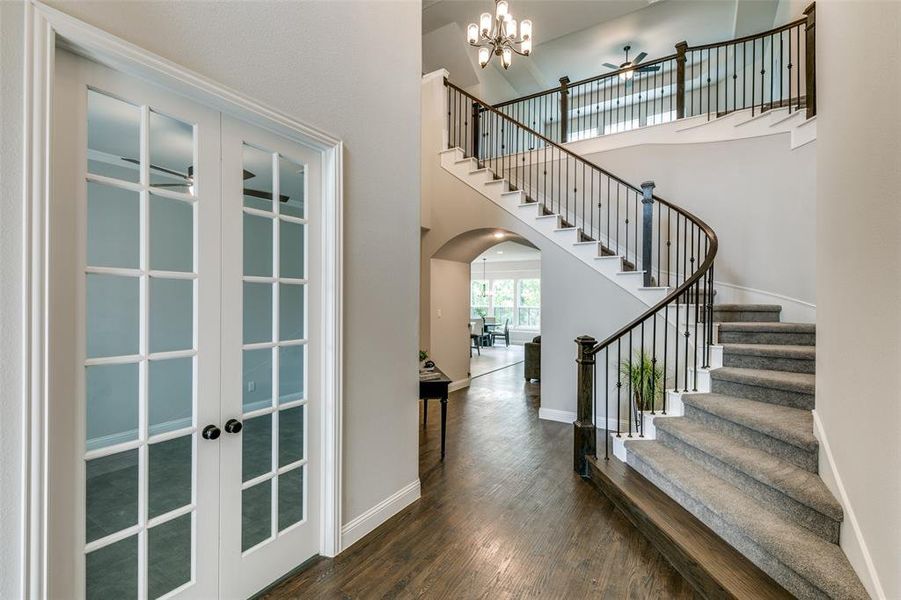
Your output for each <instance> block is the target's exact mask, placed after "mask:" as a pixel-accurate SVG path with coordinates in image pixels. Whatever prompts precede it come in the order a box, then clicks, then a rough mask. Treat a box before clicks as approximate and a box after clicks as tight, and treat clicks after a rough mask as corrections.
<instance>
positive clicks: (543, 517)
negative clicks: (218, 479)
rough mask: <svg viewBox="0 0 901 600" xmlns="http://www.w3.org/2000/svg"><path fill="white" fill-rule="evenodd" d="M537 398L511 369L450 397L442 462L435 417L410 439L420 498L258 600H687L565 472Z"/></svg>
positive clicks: (565, 437) (687, 593) (658, 559)
mask: <svg viewBox="0 0 901 600" xmlns="http://www.w3.org/2000/svg"><path fill="white" fill-rule="evenodd" d="M538 391H539V385H538V384H536V383H525V382H524V381H523V372H522V365H521V364H520V365H515V366H513V367H510V368H507V369H503V370H501V371H497V372H495V373H491V374H489V375H485V376H483V377H480V378H478V379H476V380H474V381H473V384H472V386H471V387H470V388H468V389H464V390H460V391H458V392H455V393H453V394H451V397H450V400H449V406H448V433H447V458H446V460H445V461H444V463H441V462H440V461H439V452H440V450H439V421H440V419H437V418H433V419H429V424H428V427H427V428H424V429H423V428H421V431H420V463H419V464H420V479H421V483H422V498H421V499H420V500H419V501H417V502H415V503H413V504H412V505H410V506H409V507H407V508H406V509H404V510H403V511H401V512H400V513H399V514H398V515H395V516H394V517H393V518H391V519H390V520H389V521H388V522H386V523H385V524H383V525H382V526H381V527H379V528H378V529H377V530H375V531H373V532H372V533H371V534H369V535H368V536H366V537H365V538H363V539H362V540H360V541H359V542H357V543H356V544H355V545H354V546H352V547H351V548H349V549H348V550H347V551H345V552H344V553H342V554H341V555H340V556H338V557H337V558H334V559H315V560H314V561H312V562H311V564H309V565H308V566H306V567H305V569H304V570H303V571H302V572H301V573H299V574H297V575H295V576H293V577H291V578H289V579H287V580H286V581H284V582H282V583H281V584H280V585H278V586H277V587H275V588H274V589H272V590H271V591H270V592H269V593H268V594H266V595H265V596H264V597H265V598H268V599H283V598H342V599H344V598H367V599H368V598H454V599H469V598H485V599H492V600H493V599H507V598H509V599H513V598H555V599H556V598H692V597H694V593H693V591H692V588H691V587H690V586H689V585H688V583H687V582H686V581H685V580H684V579H683V578H682V577H681V575H679V574H678V573H677V572H676V571H675V570H674V569H673V568H672V567H671V566H670V565H669V563H667V562H666V560H665V559H664V558H663V557H662V556H661V555H660V554H659V553H658V552H657V551H656V550H655V549H654V548H653V547H652V546H651V545H650V544H649V543H648V541H647V540H646V539H645V538H644V537H643V536H642V535H641V534H640V533H639V532H638V531H637V530H636V529H635V528H634V527H633V526H632V525H631V524H630V523H629V522H628V520H627V519H626V518H625V517H624V516H623V514H622V513H620V512H619V511H617V510H615V509H614V507H613V505H612V504H611V503H610V502H609V501H608V500H607V499H606V498H605V497H603V496H602V495H600V494H599V493H598V492H597V491H596V490H595V489H593V487H592V485H591V484H590V483H588V482H586V481H583V480H582V479H580V478H579V477H578V476H577V475H576V474H575V473H573V471H572V457H571V453H572V425H569V424H564V423H552V422H548V421H540V420H539V419H538V405H539V400H538ZM433 406H434V404H433ZM420 424H421V419H420ZM420 427H421V425H420Z"/></svg>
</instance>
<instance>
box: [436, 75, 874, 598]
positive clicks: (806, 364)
mask: <svg viewBox="0 0 901 600" xmlns="http://www.w3.org/2000/svg"><path fill="white" fill-rule="evenodd" d="M444 85H445V88H446V94H447V96H446V104H445V108H446V111H447V121H446V123H445V127H446V129H445V139H446V142H447V143H446V148H447V149H446V150H444V151H442V152H441V156H440V160H441V165H442V167H443V168H444V169H445V170H447V171H448V172H450V173H452V174H453V175H454V176H455V177H456V178H457V179H459V180H460V181H461V182H463V183H464V184H466V185H468V186H469V187H471V188H473V189H475V190H476V191H478V192H479V193H480V194H482V196H484V197H485V198H486V200H488V201H491V202H493V203H495V204H497V205H498V206H500V207H502V208H503V209H504V210H506V211H508V212H509V213H511V214H512V215H514V216H516V217H517V218H518V219H520V220H521V221H523V222H524V223H526V224H528V225H529V226H530V227H532V228H533V229H534V230H535V231H537V232H538V233H540V234H541V235H544V236H546V237H547V238H548V239H550V240H552V241H553V242H554V243H556V244H557V245H559V246H560V247H562V248H564V249H565V250H567V251H568V252H569V253H570V254H571V255H572V256H573V257H574V259H577V260H580V261H582V262H584V263H587V264H589V265H591V266H592V268H594V269H595V270H596V271H597V272H598V274H599V275H600V276H603V277H606V278H608V279H610V280H612V281H614V282H615V283H617V284H618V285H619V286H620V287H622V288H623V289H625V290H626V291H628V292H629V293H630V294H632V295H633V296H635V297H637V298H638V299H640V300H641V301H642V302H643V303H644V304H645V305H646V306H648V307H649V308H648V309H647V310H646V311H645V312H644V313H643V314H641V315H639V316H637V317H636V318H635V319H634V320H633V321H632V322H630V323H628V324H626V325H624V327H623V328H622V329H620V330H619V331H617V332H615V333H614V334H613V335H611V336H609V337H608V338H607V339H605V340H603V341H601V342H597V341H596V340H594V339H593V338H590V337H587V336H585V337H581V338H579V339H577V340H576V341H577V343H578V344H579V355H578V356H579V358H578V360H577V363H578V373H579V374H578V377H579V383H578V394H579V398H578V417H577V421H576V422H575V423H574V430H575V443H574V447H575V456H574V466H575V468H576V470H577V471H578V472H579V473H580V474H582V475H583V476H585V477H589V478H590V477H592V473H595V474H596V473H597V472H598V471H599V469H600V465H602V464H604V462H605V461H607V460H609V461H616V460H617V457H618V458H619V459H622V460H623V461H624V462H625V463H627V464H628V465H629V466H630V467H631V468H632V469H634V472H637V473H640V474H641V476H643V477H644V478H645V479H646V480H647V481H649V482H651V483H653V484H654V485H655V486H657V488H659V490H662V491H663V492H664V493H665V494H666V495H667V496H669V497H670V498H671V499H672V500H674V501H675V502H676V503H678V504H679V505H681V507H683V508H684V509H685V510H687V511H688V512H689V513H691V515H693V516H694V518H696V519H697V520H698V521H700V522H701V523H703V524H704V525H706V526H707V527H709V528H710V530H712V531H713V532H715V534H716V535H717V536H719V538H720V539H721V541H725V542H726V543H728V545H729V546H731V547H732V548H734V549H735V550H737V551H738V552H739V553H740V554H741V555H743V557H744V558H743V559H742V560H744V559H747V560H748V561H750V563H753V565H756V567H754V566H752V567H750V568H749V569H746V568H745V567H742V568H740V569H736V571H741V572H746V571H747V572H753V571H755V569H756V572H758V573H760V571H762V573H760V575H759V576H760V577H764V578H766V576H767V575H768V576H769V577H770V578H772V580H774V581H775V582H778V584H779V585H780V586H782V588H784V590H787V591H788V592H789V593H790V594H791V595H794V596H796V597H799V598H843V599H844V598H847V599H857V598H867V597H868V596H867V592H866V590H865V589H864V587H863V586H862V584H861V583H860V581H859V579H858V578H857V575H856V574H855V572H854V570H853V568H852V567H851V565H850V563H849V562H848V560H847V558H846V557H845V555H844V553H843V552H842V550H841V548H840V547H839V545H838V542H839V532H840V528H841V524H842V520H843V511H842V507H841V505H840V504H839V503H838V502H837V501H836V499H835V498H834V497H833V496H832V494H831V493H830V492H829V490H828V489H827V488H826V486H825V484H824V483H823V481H822V480H821V479H820V478H819V477H818V475H817V469H818V442H817V440H816V438H815V437H814V433H813V420H812V414H811V410H812V409H813V408H814V406H815V392H816V389H815V388H816V386H815V363H816V360H815V359H816V356H815V341H816V329H815V326H814V325H813V324H807V323H783V322H781V320H780V312H781V307H780V306H776V305H747V304H746V305H737V304H715V303H714V297H715V290H714V285H713V282H714V273H713V262H714V258H715V256H716V249H717V239H716V235H715V234H714V232H713V231H712V230H711V229H710V228H709V227H708V226H707V225H706V224H705V223H704V222H703V221H701V220H700V219H698V218H697V217H695V216H694V215H691V214H690V213H688V212H687V211H684V210H683V209H681V208H679V207H678V206H677V205H675V204H673V203H670V202H667V201H664V200H663V199H661V198H658V197H657V196H655V195H653V183H651V182H647V183H645V184H643V185H642V186H635V185H632V184H629V183H627V182H625V181H623V180H621V179H619V178H618V177H616V176H615V175H613V174H611V173H609V172H607V171H605V170H603V169H602V168H601V167H599V166H598V165H596V164H593V163H591V162H588V161H587V160H585V159H584V158H582V157H580V156H578V155H577V154H575V153H573V152H572V151H571V150H569V149H567V148H564V147H563V146H561V145H560V144H557V143H555V142H553V141H551V140H550V139H549V138H547V137H545V136H544V135H542V134H541V133H539V132H538V131H536V130H534V129H531V128H530V127H528V126H527V125H526V124H524V123H523V122H521V121H519V120H517V119H516V118H514V117H513V116H510V115H509V114H504V113H501V112H499V111H497V110H496V109H494V108H493V107H491V106H490V105H488V104H487V103H485V102H483V101H482V100H480V99H478V98H476V97H475V96H472V95H471V94H468V93H467V92H465V91H464V90H462V89H460V88H458V87H457V86H455V85H453V84H452V83H450V82H448V81H447V80H445V81H444ZM782 117H783V115H781V114H775V113H773V114H772V115H767V116H766V117H757V118H756V122H757V125H760V123H764V122H766V121H767V120H771V119H779V118H782ZM739 118H740V115H736V116H731V117H728V119H726V118H724V119H723V121H722V122H723V123H726V121H727V120H728V121H730V122H731V121H734V120H736V119H739ZM794 118H795V119H796V120H800V117H794ZM727 124H728V123H727ZM728 125H729V126H730V127H731V126H734V123H732V124H728ZM749 126H750V125H749ZM755 126H756V125H755ZM621 135H628V134H621ZM645 357H647V359H648V363H647V364H648V365H649V366H648V367H645V361H644V358H645ZM636 358H638V359H639V360H638V361H637V362H636V363H635V364H636V365H640V367H636V366H633V360H634V359H636ZM626 367H627V368H626ZM646 368H647V371H645V369H646ZM635 369H640V370H641V371H640V372H639V373H638V377H637V379H636V378H634V377H633V376H634V375H635V373H636V371H635ZM658 371H659V372H660V375H657V373H658ZM624 373H626V374H625V375H624ZM649 374H650V375H651V379H652V380H653V382H652V384H651V387H652V388H653V389H654V390H656V389H657V387H655V386H657V385H661V387H662V388H663V390H664V391H663V393H662V396H661V399H662V404H661V403H660V402H658V401H657V398H656V396H657V392H656V391H653V392H649V395H650V396H651V398H652V400H650V401H648V400H646V399H643V398H642V394H641V392H640V390H641V389H644V387H643V386H644V384H643V383H640V382H644V381H647V379H645V378H646V376H647V375H649ZM633 381H637V382H639V383H636V388H635V389H633V387H632V384H633ZM649 389H650V388H649ZM598 422H603V423H607V430H608V431H605V430H604V429H598V428H597V426H596V425H595V424H596V423H598ZM598 432H600V433H599V434H598V437H599V438H601V443H603V444H604V451H603V455H604V457H603V458H599V454H600V453H599V452H598V447H597V445H598V443H599V442H598V441H597V440H596V439H595V436H596V434H597V433H598ZM610 447H612V456H611V455H610V454H611V453H608V448H610ZM630 477H631V475H630ZM599 487H603V486H599ZM621 508H622V506H621ZM680 510H681V509H680ZM633 521H634V519H633ZM658 526H659V527H660V530H661V531H663V530H664V529H666V524H662V525H659V524H658ZM691 527H695V526H694V525H692V526H691ZM691 527H689V528H688V529H691ZM701 527H702V526H701ZM702 529H703V527H702ZM696 531H697V530H696ZM667 535H669V534H667ZM687 546H691V544H688V545H687ZM695 546H697V544H696V543H695ZM730 551H731V550H730ZM687 560H688V562H689V563H691V561H695V564H694V565H693V566H692V567H688V568H689V569H694V570H703V568H704V567H703V564H701V563H702V562H703V559H702V558H700V557H698V556H692V555H691V554H690V553H689V554H688V556H687ZM719 566H720V567H722V565H719ZM677 568H678V565H677ZM763 573H765V574H766V575H763ZM689 579H690V580H692V579H691V578H689ZM758 581H761V580H758ZM766 582H767V583H765V584H763V587H764V588H766V589H767V590H769V591H768V592H767V593H766V594H764V596H763V597H782V596H781V595H780V594H781V593H782V591H777V592H775V593H771V592H772V589H775V590H780V588H779V587H778V586H773V587H772V589H771V587H770V586H772V582H771V581H770V580H769V579H766ZM730 589H732V588H729V587H728V586H725V587H724V586H722V585H720V583H715V584H714V585H713V586H712V587H710V588H704V590H701V588H700V587H699V591H701V593H702V594H704V595H712V596H717V597H748V595H747V593H746V591H747V590H748V589H754V580H753V577H752V578H751V579H748V580H746V581H744V582H741V583H739V584H738V585H737V587H735V588H734V589H739V590H743V592H741V593H738V592H733V591H730ZM761 589H763V588H761ZM710 590H716V591H715V592H710Z"/></svg>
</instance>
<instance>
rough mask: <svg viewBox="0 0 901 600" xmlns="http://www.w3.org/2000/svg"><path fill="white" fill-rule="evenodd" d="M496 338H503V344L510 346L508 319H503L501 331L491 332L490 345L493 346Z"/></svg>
mask: <svg viewBox="0 0 901 600" xmlns="http://www.w3.org/2000/svg"><path fill="white" fill-rule="evenodd" d="M497 338H504V346H505V347H507V348H509V347H510V319H507V320H505V321H504V331H503V333H501V332H498V331H492V332H491V345H492V346H494V344H495V343H496V342H497Z"/></svg>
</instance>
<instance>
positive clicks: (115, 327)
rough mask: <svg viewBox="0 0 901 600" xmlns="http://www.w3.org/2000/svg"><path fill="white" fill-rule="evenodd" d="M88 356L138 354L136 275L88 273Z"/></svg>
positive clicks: (138, 311)
mask: <svg viewBox="0 0 901 600" xmlns="http://www.w3.org/2000/svg"><path fill="white" fill-rule="evenodd" d="M86 277H87V285H86V292H87V302H86V311H87V315H86V319H87V332H86V333H87V356H88V358H99V357H108V356H128V355H132V354H137V353H138V332H139V324H140V323H139V315H140V310H141V304H140V285H139V281H138V278H137V277H119V276H117V275H99V274H96V273H88V274H87V276H86Z"/></svg>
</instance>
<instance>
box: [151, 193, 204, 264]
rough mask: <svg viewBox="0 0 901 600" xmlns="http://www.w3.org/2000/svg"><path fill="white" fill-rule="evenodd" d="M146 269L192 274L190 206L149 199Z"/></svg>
mask: <svg viewBox="0 0 901 600" xmlns="http://www.w3.org/2000/svg"><path fill="white" fill-rule="evenodd" d="M150 268H151V269H154V270H158V271H182V272H191V271H193V270H194V207H193V206H192V205H191V204H190V203H188V202H183V201H181V200H172V199H171V198H163V197H162V196H155V195H153V194H151V195H150Z"/></svg>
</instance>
